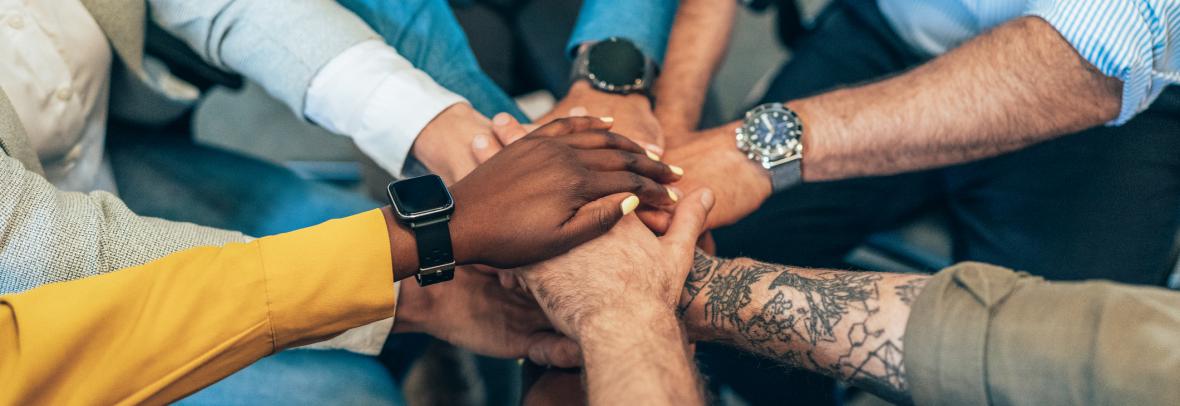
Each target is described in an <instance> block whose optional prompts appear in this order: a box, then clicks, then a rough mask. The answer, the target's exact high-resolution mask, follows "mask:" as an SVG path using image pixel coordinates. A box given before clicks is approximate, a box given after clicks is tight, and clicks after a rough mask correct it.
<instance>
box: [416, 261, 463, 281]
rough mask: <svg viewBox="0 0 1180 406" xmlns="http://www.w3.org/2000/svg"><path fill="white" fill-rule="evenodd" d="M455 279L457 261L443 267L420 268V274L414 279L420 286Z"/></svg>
mask: <svg viewBox="0 0 1180 406" xmlns="http://www.w3.org/2000/svg"><path fill="white" fill-rule="evenodd" d="M454 278H455V261H451V262H448V263H445V264H442V265H435V266H431V267H426V268H420V269H418V273H417V274H414V279H415V280H417V281H418V286H429V285H433V284H436V283H440V282H446V281H449V280H451V279H454Z"/></svg>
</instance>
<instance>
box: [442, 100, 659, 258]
mask: <svg viewBox="0 0 1180 406" xmlns="http://www.w3.org/2000/svg"><path fill="white" fill-rule="evenodd" d="M608 128H610V123H608V122H605V121H602V120H599V119H597V118H590V117H576V118H567V119H561V120H557V121H554V122H552V123H550V124H547V125H545V126H543V127H541V128H540V129H538V130H536V131H534V132H533V133H532V134H530V135H528V136H526V137H524V138H521V139H520V140H518V141H517V142H514V143H512V144H511V145H509V146H508V147H505V148H504V149H503V150H502V151H500V152H499V153H498V154H496V155H495V156H494V157H492V158H491V159H489V160H488V161H487V162H486V163H484V164H483V165H480V166H479V167H478V168H476V169H475V171H473V172H472V173H471V174H470V175H468V176H467V177H466V178H463V179H462V180H460V181H459V182H458V183H456V184H455V186H454V187H452V188H451V193H452V195H453V196H454V199H455V213H454V215H453V216H452V220H451V235H452V236H454V253H455V258H456V261H457V262H459V263H460V264H485V265H491V266H495V267H498V268H511V267H517V266H523V265H529V264H532V263H535V262H538V261H542V260H545V259H548V258H550V257H553V256H555V255H559V254H561V253H563V252H565V251H567V250H569V249H570V248H573V247H575V246H578V245H579V244H581V243H583V242H586V241H589V240H590V239H593V238H595V237H597V236H599V235H602V234H603V233H606V232H607V231H608V230H610V229H611V227H612V226H614V224H615V223H616V222H618V221H619V219H621V218H622V217H623V216H624V215H626V214H628V213H630V212H631V211H632V210H634V209H635V207H636V206H638V204H639V202H640V201H642V202H645V203H647V204H649V205H654V206H662V207H668V206H672V205H673V204H674V203H675V201H674V199H673V198H672V195H671V194H670V193H669V191H668V189H667V188H665V187H664V186H662V185H661V183H671V182H675V181H676V180H678V179H679V178H680V175H678V174H677V173H676V171H675V170H673V169H672V168H670V167H669V166H668V165H666V164H663V163H660V162H658V161H655V160H653V159H651V158H649V157H648V156H647V154H646V152H645V150H644V149H643V148H642V147H640V146H639V145H638V144H636V143H634V142H632V141H630V140H628V139H627V138H626V137H622V136H619V135H617V134H613V133H610V132H608V131H607V129H608ZM636 195H637V197H636Z"/></svg>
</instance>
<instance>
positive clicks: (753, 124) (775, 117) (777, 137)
mask: <svg viewBox="0 0 1180 406" xmlns="http://www.w3.org/2000/svg"><path fill="white" fill-rule="evenodd" d="M789 114H790V113H787V112H786V111H781V110H770V111H764V112H761V113H758V114H756V115H754V116H751V117H750V118H749V119H747V120H746V123H745V124H744V127H743V129H742V131H743V132H744V133H745V134H746V136H747V139H746V141H747V142H748V144H749V146H750V149H751V150H755V151H760V152H762V153H764V154H774V155H780V154H783V153H786V148H787V145H788V144H789V143H790V142H791V141H792V140H793V139H794V138H793V137H792V133H793V132H795V131H797V130H798V129H797V128H795V122H794V120H792V119H791V117H790V116H789Z"/></svg>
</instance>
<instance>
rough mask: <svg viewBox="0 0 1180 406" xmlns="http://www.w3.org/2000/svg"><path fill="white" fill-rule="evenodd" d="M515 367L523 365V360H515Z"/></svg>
mask: <svg viewBox="0 0 1180 406" xmlns="http://www.w3.org/2000/svg"><path fill="white" fill-rule="evenodd" d="M516 365H524V358H517V359H516Z"/></svg>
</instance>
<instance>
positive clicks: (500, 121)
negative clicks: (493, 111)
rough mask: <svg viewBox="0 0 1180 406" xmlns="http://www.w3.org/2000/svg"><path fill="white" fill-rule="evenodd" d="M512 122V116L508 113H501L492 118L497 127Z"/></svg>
mask: <svg viewBox="0 0 1180 406" xmlns="http://www.w3.org/2000/svg"><path fill="white" fill-rule="evenodd" d="M510 122H512V115H511V114H508V113H500V114H497V115H496V116H495V117H492V123H494V124H496V125H508V123H510Z"/></svg>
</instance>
